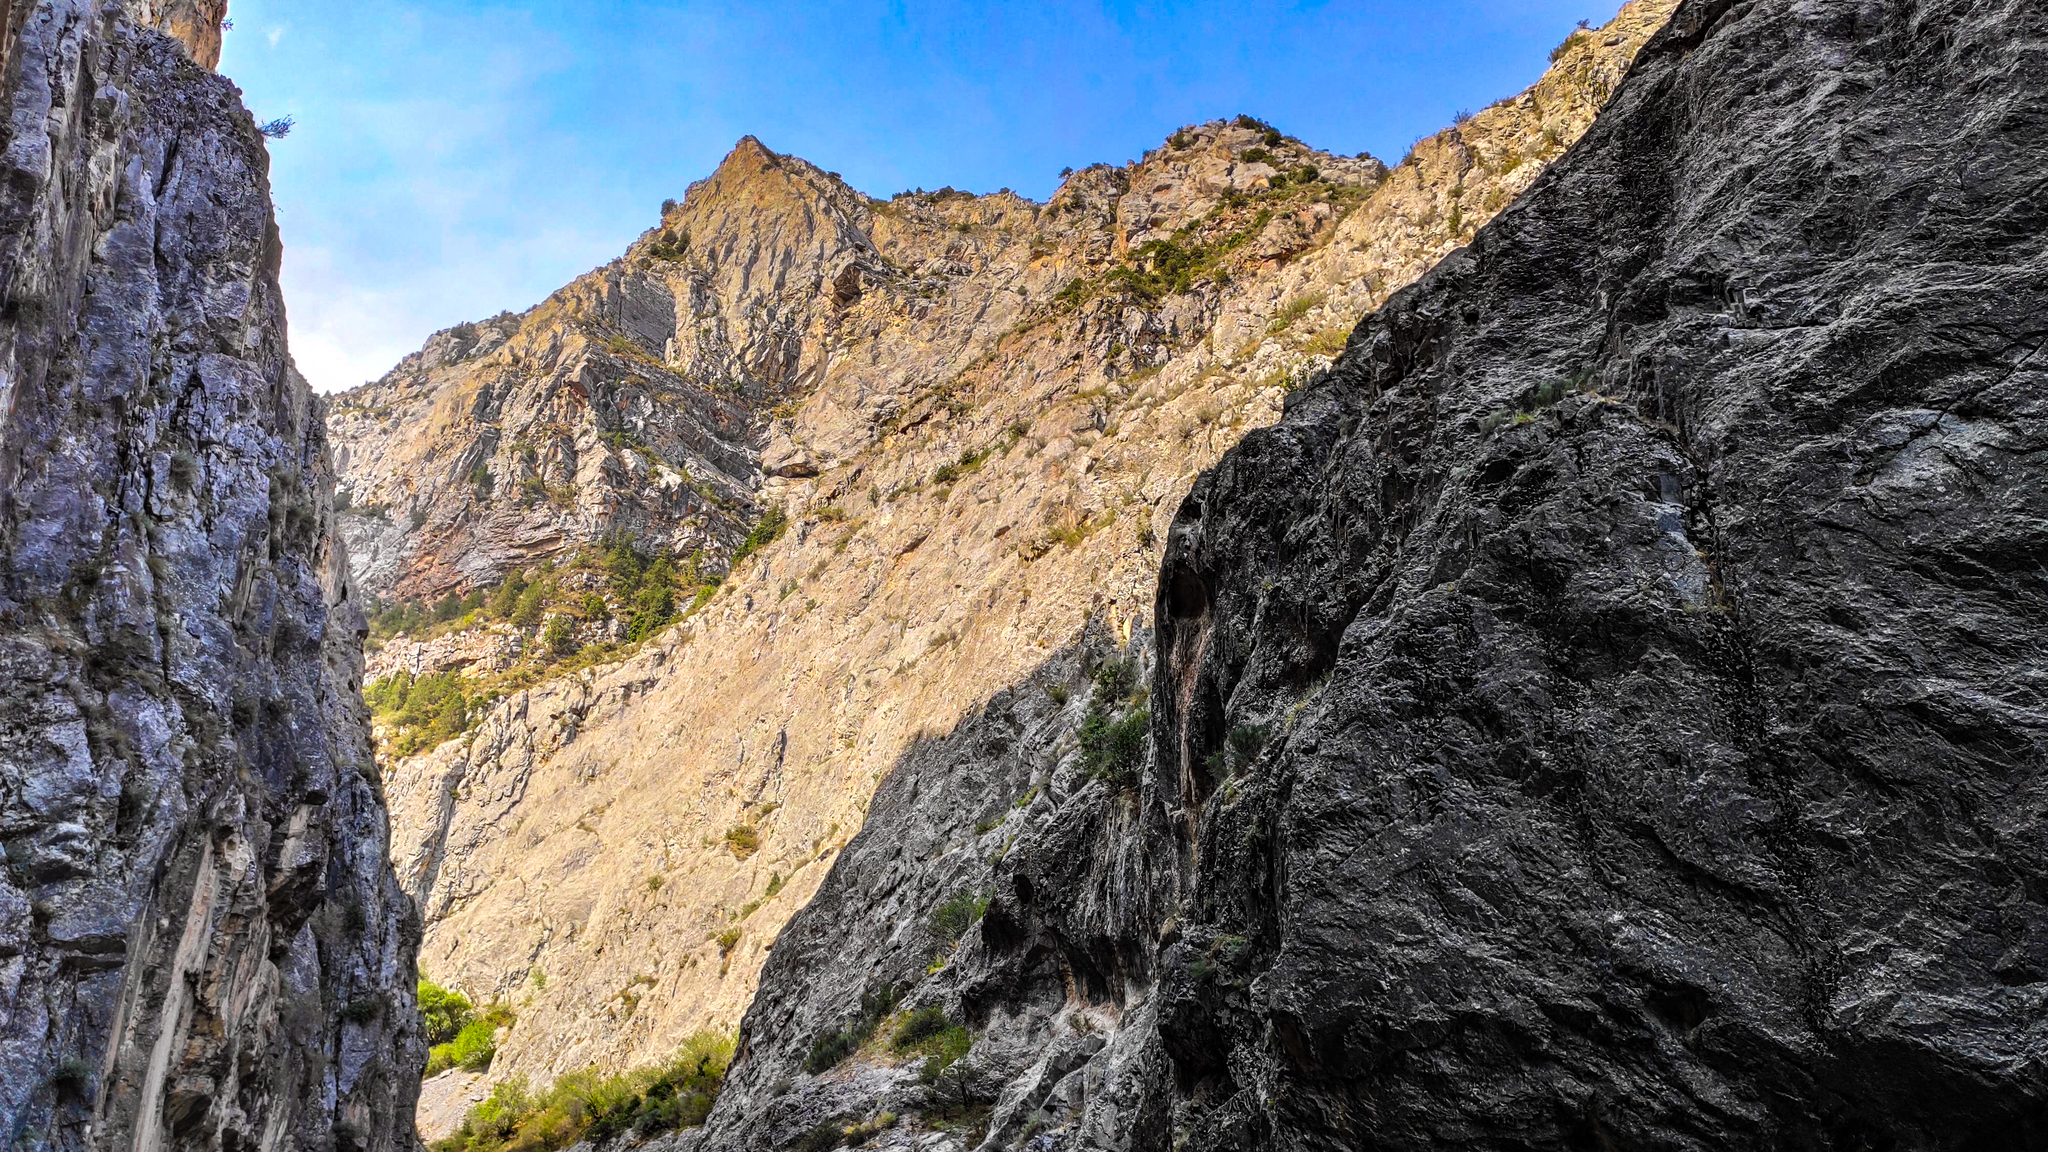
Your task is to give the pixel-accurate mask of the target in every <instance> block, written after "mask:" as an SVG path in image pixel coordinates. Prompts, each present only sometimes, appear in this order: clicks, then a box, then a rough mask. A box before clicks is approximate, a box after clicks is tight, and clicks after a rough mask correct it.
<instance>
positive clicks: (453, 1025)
mask: <svg viewBox="0 0 2048 1152" xmlns="http://www.w3.org/2000/svg"><path fill="white" fill-rule="evenodd" d="M419 1000H420V1022H421V1024H423V1025H424V1026H425V1030H426V1033H427V1043H428V1044H430V1045H439V1044H446V1043H448V1042H449V1041H451V1040H453V1039H455V1037H456V1035H457V1034H459V1033H460V1032H461V1031H462V1029H463V1028H464V1027H465V1026H467V1025H468V1024H469V1022H470V1021H471V1020H474V1019H476V1005H474V1004H472V1003H470V1001H469V997H467V996H464V995H463V994H462V993H460V992H456V991H454V990H452V989H448V988H443V987H441V986H440V985H439V984H436V983H434V982H433V981H432V980H428V979H425V978H422V979H421V980H420V986H419Z"/></svg>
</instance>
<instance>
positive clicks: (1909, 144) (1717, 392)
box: [1155, 0, 2048, 1152]
mask: <svg viewBox="0 0 2048 1152" xmlns="http://www.w3.org/2000/svg"><path fill="white" fill-rule="evenodd" d="M2044 43H2048V10H2044V9H2043V8H2042V7H2041V6H2040V5H2039V4H2034V3H2019V2H2009V0H2001V2H1972V0H1938V2H1927V3H1911V4H1909V3H1864V2H1859V0H1829V2H1819V3H1802V4H1792V3H1764V2H1753V3H1730V2H1727V0H1711V2H1695V3H1689V4H1687V5H1686V6H1684V7H1683V8H1682V9H1681V10H1680V12H1679V14H1678V16H1677V17H1676V18H1675V20H1674V23H1673V25H1672V26H1671V27H1670V28H1669V29H1668V30H1667V31H1666V32H1665V33H1663V34H1662V35H1661V36H1660V37H1659V38H1658V39H1657V40H1656V41H1654V42H1653V43H1652V44H1651V45H1650V46H1649V47H1648V48H1646V49H1645V51H1644V53H1643V55H1642V56H1641V57H1640V58H1639V59H1638V61H1637V64H1636V66H1635V69H1634V72H1633V73H1632V74H1631V76H1630V77H1629V78H1628V80H1627V82H1626V84H1625V85H1624V87H1623V89H1622V90H1621V92H1620V93H1619V94H1618V95H1617V97H1616V99H1615V101H1614V103H1613V104H1611V105H1610V106H1609V108H1608V109H1607V111H1606V112H1605V113H1604V114H1603V115H1602V117H1601V119H1600V121H1599V122H1598V123H1597V124H1596V125H1595V126H1594V127H1593V129H1592V130H1591V132H1590V133H1589V134H1588V135H1587V136H1586V137H1585V138H1584V139H1583V140H1582V141H1581V142H1580V143H1579V144H1578V145H1577V146H1576V148H1575V149H1574V151H1573V153H1572V154H1571V155H1569V156H1568V157H1566V158H1565V159H1564V160H1562V161H1560V162H1559V163H1558V164H1557V165H1556V166H1555V167H1554V168H1553V169H1552V170H1551V171H1550V172H1549V173H1548V174H1547V175H1546V176H1545V177H1544V178H1543V179H1542V180H1541V181H1540V182H1539V183H1538V184H1537V185H1536V186H1535V187H1534V188H1533V189H1532V190H1531V191H1530V193H1529V194H1528V195H1527V196H1526V197H1525V198H1524V199H1523V200H1522V201H1521V202H1520V203H1519V204H1518V205H1516V206H1515V207H1513V208H1511V209H1510V210H1508V211H1507V212H1505V213H1504V214H1503V215H1502V216H1501V217H1500V218H1499V219H1498V220H1497V221H1495V222H1494V223H1493V224H1492V225H1491V226H1490V227H1489V228H1487V229H1486V230H1485V231H1483V232H1482V233H1481V234H1480V235H1479V237H1478V238H1477V240H1476V241H1475V243H1474V244H1473V245H1472V246H1471V247H1470V248H1469V249H1468V250H1467V251H1465V252H1463V253H1460V254H1458V255H1455V256H1453V257H1452V258H1450V259H1448V260H1447V261H1445V262H1444V264H1443V265H1441V266H1440V267H1439V268H1437V269H1436V270H1435V271H1434V272H1433V273H1432V274H1431V275H1430V276H1428V277H1427V278H1426V279H1425V280H1424V281H1423V282H1422V283H1420V284H1419V285H1417V286H1416V287H1414V288H1413V289H1411V290H1409V291H1407V292H1404V293H1403V294H1401V295H1400V296H1398V297H1396V298H1395V299H1394V300H1393V301H1391V302H1390V303H1389V305H1388V306H1387V307H1386V308H1385V309H1384V310H1382V311H1381V312H1380V313H1379V314H1377V315H1375V316H1373V317H1372V318H1370V319H1369V320H1367V321H1366V322H1365V323H1364V324H1363V325H1361V326H1360V328H1359V329H1358V331H1357V332H1356V333H1355V334H1354V335H1353V337H1352V339H1351V342H1350V346H1349V348H1348V349H1347V351H1346V353H1345V355H1344V356H1343V357H1342V358H1341V360H1340V361H1339V363H1338V365H1337V366H1336V368H1335V370H1334V371H1333V372H1332V373H1331V374H1330V376H1329V377H1328V378H1327V379H1325V380H1323V381H1322V382H1320V383H1319V384H1316V385H1314V386H1312V387H1310V388H1308V389H1307V390H1306V391H1304V392H1303V393H1301V394H1299V395H1297V396H1296V397H1294V398H1293V402H1292V403H1291V404H1290V406H1289V411H1288V413H1287V415H1286V417H1285V418H1284V419H1283V420H1282V421H1281V423H1280V424H1279V425H1277V426H1276V427H1274V428H1272V429H1270V430H1267V431H1263V432H1258V433H1254V434H1252V435H1251V436H1249V437H1247V438H1246V440H1245V442H1244V443H1243V444H1242V446H1240V447H1239V448H1238V449H1237V450H1235V451H1234V452H1232V453H1231V454H1230V456H1229V457H1227V458H1226V459H1225V461H1224V462H1223V463H1222V464H1221V465H1220V466H1219V467H1218V468H1217V469H1216V470H1215V471H1214V472H1213V473H1212V474H1211V475H1209V476H1208V477H1206V478H1205V479H1204V480H1203V481H1202V482H1201V483H1200V484H1198V485H1197V487H1196V489H1195V491H1194V492H1193V494H1192V495H1191V496H1190V498H1189V500H1188V502H1187V503H1186V505H1185V506H1184V509H1183V511H1182V513H1181V515H1180V518H1179V519H1178V521H1177V523H1176V525H1175V528H1174V530H1173V535H1172V538H1171V541H1170V544H1169V548H1168V554H1167V562H1166V566H1165V570H1164V572H1163V575H1162V581H1161V589H1160V600H1159V616H1160V621H1161V623H1160V626H1159V641H1158V660H1159V664H1160V669H1161V670H1160V674H1159V681H1158V685H1157V691H1156V693H1155V701H1156V711H1155V716H1156V717H1157V721H1156V726H1155V738H1156V740H1157V742H1158V744H1159V746H1160V754H1159V755H1160V760H1161V770H1162V772H1163V773H1164V774H1166V776H1167V778H1168V779H1174V778H1177V780H1178V782H1179V787H1180V789H1181V793H1182V797H1183V801H1184V806H1185V808H1186V811H1187V812H1188V814H1189V820H1190V823H1191V826H1192V827H1193V828H1194V829H1195V834H1196V838H1195V840H1194V853H1193V869H1194V873H1193V879H1192V884H1191V888H1190V892H1189V897H1188V900H1187V903H1186V906H1185V908H1184V910H1183V913H1182V918H1181V922H1180V925H1179V933H1180V935H1179V939H1178V940H1177V941H1175V942H1173V943H1172V945H1171V946H1170V947H1168V948H1167V949H1166V950H1165V951H1164V953H1163V955H1162V958H1161V968H1162V971H1163V978H1162V987H1161V990H1160V991H1159V993H1158V994H1157V997H1158V1006H1157V1011H1158V1015H1159V1021H1160V1033H1161V1038H1162V1040H1163V1042H1164V1044H1165V1048H1166V1051H1167V1052H1168V1054H1169V1055H1170V1056H1171V1058H1172V1060H1173V1065H1174V1069H1175V1073H1176V1077H1177V1084H1176V1088H1175V1091H1176V1093H1177V1095H1178V1096H1179V1097H1180V1099H1181V1100H1182V1101H1183V1105H1184V1107H1183V1111H1182V1113H1181V1115H1180V1135H1181V1136H1182V1137H1184V1138H1185V1140H1186V1142H1185V1144H1184V1145H1182V1146H1183V1147H1185V1148H1187V1149H1189V1150H1190V1152H1195V1150H1200V1149H1218V1148H1245V1147H1258V1148H1267V1147H1270V1148H1280V1147H1285V1148H1332V1149H1334V1148H1355V1147H1374V1148H1389V1149H1392V1148H1417V1149H1419V1148H1441V1147H1459V1148H1471V1149H1482V1148H1485V1149H1496V1148H1497V1149H1508V1148H1578V1147H1585V1148H1592V1147H1603V1148H1629V1149H1701V1150H1705V1149H1737V1148H1742V1149H1765V1148H1825V1149H1875V1148H1897V1149H1936V1148H1941V1149H1950V1148H1953V1149H1963V1148H1971V1149H1989V1148H2013V1149H2018V1148H2040V1147H2044V1146H2048V877H2044V862H2048V822H2044V815H2048V708H2044V696H2043V691H2044V688H2048V667H2044V665H2043V663H2042V653H2043V652H2044V651H2048V580H2044V575H2048V569H2044V567H2043V561H2044V557H2048V359H2044V358H2043V357H2042V356H2041V355H2040V348H2041V344H2042V342H2043V341H2044V340H2048V256H2044V248H2048V163H2044V159H2043V158H2044V157H2048V56H2044V54H2043V52H2042V47H2041V46H2042V45H2043V44H2044ZM1259 727H1263V728H1265V729H1267V730H1269V731H1270V732H1271V733H1272V734H1273V739H1272V741H1271V742H1270V743H1269V744H1267V746H1266V748H1265V750H1264V752H1263V753H1262V755H1261V756H1260V757H1259V759H1258V760H1257V761H1256V763H1255V764H1253V765H1252V766H1251V767H1249V768H1247V769H1245V770H1243V771H1241V772H1239V773H1237V774H1236V775H1235V776H1234V777H1233V778H1231V779H1229V780H1228V781H1219V780H1217V779H1215V778H1214V777H1213V776H1211V775H1210V774H1209V773H1207V772H1206V771H1205V770H1204V768H1203V761H1204V759H1205V758H1206V757H1208V756H1209V755H1210V754H1211V753H1212V752H1213V751H1214V750H1215V749H1217V748H1219V747H1220V746H1221V745H1222V744H1223V742H1224V740H1225V738H1226V736H1227V734H1228V733H1230V732H1232V731H1242V730H1248V729H1253V728H1259Z"/></svg>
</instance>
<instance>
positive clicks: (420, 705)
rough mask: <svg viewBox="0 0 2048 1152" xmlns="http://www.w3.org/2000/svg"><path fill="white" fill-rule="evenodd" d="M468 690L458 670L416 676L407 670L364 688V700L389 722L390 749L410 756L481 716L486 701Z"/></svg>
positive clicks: (458, 732)
mask: <svg viewBox="0 0 2048 1152" xmlns="http://www.w3.org/2000/svg"><path fill="white" fill-rule="evenodd" d="M470 690H471V685H470V684H469V682H468V681H466V680H464V679H463V677H462V676H461V675H460V674H459V673H455V672H434V673H429V674H428V675H425V676H420V677H417V678H415V677H414V676H413V675H412V673H410V672H400V673H398V674H397V675H396V676H387V677H385V678H384V679H382V680H379V681H377V682H376V683H374V684H372V685H370V686H369V687H367V688H365V689H363V702H364V703H366V704H368V705H369V706H370V713H371V715H373V716H375V717H376V718H377V719H378V721H380V722H382V723H387V724H389V725H391V727H392V729H393V736H392V750H393V751H395V752H396V753H397V754H398V755H400V756H410V755H412V754H413V753H415V752H418V751H421V750H422V749H426V748H435V747H439V746H440V745H441V744H443V743H445V742H447V741H449V740H453V739H454V738H455V737H457V736H460V735H462V734H463V733H464V732H467V731H468V730H469V726H470V723H471V722H472V721H473V720H476V719H480V718H481V717H482V715H483V705H484V703H485V701H483V700H480V699H472V698H471V696H470Z"/></svg>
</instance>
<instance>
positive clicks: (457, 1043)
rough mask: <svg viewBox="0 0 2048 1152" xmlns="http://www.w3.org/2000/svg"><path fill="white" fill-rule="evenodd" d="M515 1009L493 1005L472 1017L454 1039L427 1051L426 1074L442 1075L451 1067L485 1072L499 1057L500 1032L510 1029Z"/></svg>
mask: <svg viewBox="0 0 2048 1152" xmlns="http://www.w3.org/2000/svg"><path fill="white" fill-rule="evenodd" d="M512 1020H513V1016H512V1010H511V1009H510V1008H507V1007H505V1006H504V1005H502V1004H492V1005H490V1006H489V1007H486V1008H485V1009H484V1010H483V1011H482V1012H480V1013H476V1014H474V1015H472V1016H471V1017H470V1018H469V1019H468V1020H467V1021H466V1022H465V1023H464V1024H463V1025H462V1027H461V1029H460V1030H459V1031H457V1032H456V1033H455V1036H454V1038H453V1039H451V1040H449V1041H447V1042H446V1043H443V1044H436V1045H434V1046H433V1047H432V1048H430V1049H428V1051H427V1068H426V1075H428V1076H439V1075H440V1074H441V1073H443V1072H446V1071H447V1070H448V1069H450V1068H463V1069H466V1070H468V1071H471V1072H482V1071H483V1070H484V1069H486V1068H489V1067H490V1066H491V1059H492V1058H493V1057H495V1056H496V1055H497V1054H498V1029H500V1028H507V1027H510V1026H511V1024H512Z"/></svg>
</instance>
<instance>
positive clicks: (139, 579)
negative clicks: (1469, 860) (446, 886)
mask: <svg viewBox="0 0 2048 1152" xmlns="http://www.w3.org/2000/svg"><path fill="white" fill-rule="evenodd" d="M221 7H222V6H221V5H218V4H214V5H208V4H203V3H202V4H197V5H194V4H172V5H149V4H142V3H135V4H131V5H128V6H126V7H124V6H123V5H120V4H115V3H105V2H100V3H94V2H88V0H42V2H40V3H34V4H28V3H19V2H18V3H16V4H15V5H14V6H13V8H12V10H11V11H10V9H9V7H8V6H6V5H0V13H7V15H8V20H7V28H8V31H9V33H10V39H9V41H8V46H7V59H6V71H5V77H6V89H5V99H6V102H7V105H8V115H7V118H6V123H7V125H9V127H8V128H7V129H6V130H5V135H4V143H0V166H4V168H5V174H6V179H5V180H0V188H4V191H0V299H4V306H0V411H4V417H0V420H4V423H0V666H4V671H0V849H4V857H0V859H4V866H0V1131H4V1133H5V1139H6V1140H7V1142H8V1143H9V1144H10V1146H13V1147H22V1148H42V1147H56V1148H81V1149H82V1148H87V1147H93V1148H109V1149H112V1148H132V1149H138V1150H143V1149H150V1150H153V1149H168V1148H191V1149H265V1150H269V1149H285V1148H301V1149H321V1150H328V1149H333V1150H336V1152H345V1150H370V1149H387V1148H404V1147H410V1146H411V1145H412V1137H411V1129H410V1111H411V1107H412V1102H413V1099H414V1096H415V1095H416V1093H417V1091H418V1069H419V1067H420V1065H421V1063H422V1059H423V1053H422V1052H421V1048H420V1039H419V1034H418V1027H419V1025H418V1015H417V1013H416V1011H415V1010H414V1007H413V992H412V981H413V952H414V949H415V947H416V946H417V942H418V932H419V927H418V920H417V916H416V913H415V912H414V910H413V908H412V906H411V903H410V902H409V901H408V900H407V899H406V898H405V896H404V894H403V893H402V892H401V891H400V890H399V889H398V887H397V885H396V883H395V881H394V879H393V877H392V874H391V869H390V865H389V862H388V860H387V858H386V839H387V828H386V817H385V813H384V808H383V803H382V796H381V792H380V788H379V784H378V780H377V773H376V767H375V765H374V763H373V762H372V760H371V752H370V746H369V740H368V726H367V722H366V717H365V716H364V714H363V710H362V704H361V698H360V694H359V689H360V687H361V631H362V623H361V621H362V617H361V613H360V612H359V611H358V609H357V606H356V601H357V596H356V593H355V590H354V588H353V587H352V585H351V583H350V581H349V578H348V572H347V564H346V561H345V559H344V557H343V555H342V554H341V552H340V550H339V548H338V546H337V543H336V540H335V537H334V534H333V531H332V528H333V525H332V517H331V510H330V506H329V497H328V492H329V490H330V486H331V484H332V475H331V473H330V471H329V468H328V464H327V456H326V435H325V431H324V425H323V419H322V418H323V415H324V413H323V411H322V408H321V406H320V405H319V403H318V402H317V401H315V400H314V398H313V397H312V395H311V392H310V390H309V389H308V387H307V386H306V384H305V382H304V380H303V379H301V378H300V377H299V376H298V374H297V373H296V372H295V371H294V370H293V368H292V367H291V363H290V360H289V357H288V355H287V352H286V346H285V322H284V320H285V318H284V308H283V304H282V301H281V299H280V296H279V292H278V285H277V267H278V258H279V249H278V237H277V231H276V227H275V223H274V221H273V219H272V215H271V207H270V202H269V189H268V180H267V172H268V163H269V162H268V158H267V155H266V153H265V150H264V143H263V139H262V137H261V136H260V135H259V134H258V132H257V131H256V128H255V126H254V124H253V123H252V122H251V120H250V117H249V114H248V113H247V111H245V110H244V109H243V107H242V105H241V102H240V99H239V97H238V94H237V93H236V91H235V89H234V87H233V86H232V85H231V84H229V83H228V82H227V81H225V80H223V79H221V78H220V77H218V76H215V75H213V74H212V73H211V72H209V71H207V70H205V69H204V68H203V67H201V66H200V65H199V64H195V63H194V60H193V59H192V58H191V57H197V59H198V60H199V61H200V62H201V63H206V62H210V56H211V54H212V53H213V52H214V51H217V47H218V17H219V9H220V8H221ZM195 12H198V13H200V15H201V16H203V17H206V18H209V19H211V20H212V21H213V23H212V25H211V28H212V32H211V34H210V36H211V38H210V39H209V38H208V36H207V35H204V34H195V33H194V31H193V29H192V28H191V27H188V26H187V25H188V24H189V23H190V19H191V18H193V14H194V13H195ZM138 21H142V22H138ZM181 21H184V22H185V23H181ZM201 23H202V24H204V20H202V21H201ZM155 25H161V26H163V27H164V28H166V29H167V30H169V31H171V32H174V33H179V34H180V35H181V36H182V37H183V38H184V39H183V41H182V42H181V41H174V40H173V39H171V38H170V37H168V36H165V35H162V34H159V32H158V31H156V30H154V26H155ZM201 31H202V32H203V31H204V29H203V28H202V29H201Z"/></svg>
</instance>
